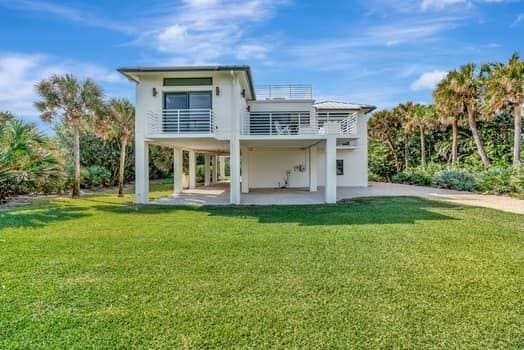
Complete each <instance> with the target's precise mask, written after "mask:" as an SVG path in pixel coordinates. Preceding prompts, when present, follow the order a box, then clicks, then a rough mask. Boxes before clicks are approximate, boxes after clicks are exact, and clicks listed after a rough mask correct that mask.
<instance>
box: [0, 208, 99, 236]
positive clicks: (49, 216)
mask: <svg viewBox="0 0 524 350" xmlns="http://www.w3.org/2000/svg"><path fill="white" fill-rule="evenodd" d="M87 209H88V208H85V207H82V206H77V205H64V204H59V205H58V204H53V203H51V202H49V203H46V204H45V205H40V206H38V207H36V208H27V207H26V208H20V209H14V210H10V211H5V212H0V232H2V230H4V229H7V228H23V227H33V228H38V227H42V226H46V225H48V224H50V223H52V222H55V221H66V220H73V219H78V218H82V217H85V216H88V215H92V214H88V213H87V212H86V211H87Z"/></svg>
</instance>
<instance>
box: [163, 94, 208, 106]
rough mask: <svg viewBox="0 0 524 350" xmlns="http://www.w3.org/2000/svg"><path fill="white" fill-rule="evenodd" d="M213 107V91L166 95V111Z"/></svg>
mask: <svg viewBox="0 0 524 350" xmlns="http://www.w3.org/2000/svg"><path fill="white" fill-rule="evenodd" d="M211 105H212V103H211V91H198V92H167V93H165V94H164V109H211V108H212V107H211Z"/></svg>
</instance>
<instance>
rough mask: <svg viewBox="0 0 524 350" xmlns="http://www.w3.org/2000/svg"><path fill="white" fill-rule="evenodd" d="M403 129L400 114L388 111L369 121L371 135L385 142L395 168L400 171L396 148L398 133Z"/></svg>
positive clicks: (378, 113)
mask: <svg viewBox="0 0 524 350" xmlns="http://www.w3.org/2000/svg"><path fill="white" fill-rule="evenodd" d="M400 128H401V120H400V118H399V116H398V114H395V113H393V112H391V111H388V110H383V111H379V112H377V113H375V114H374V115H373V117H372V118H371V120H370V121H369V134H370V136H371V137H375V138H377V139H379V140H381V141H383V142H384V143H385V144H386V145H387V146H388V148H389V149H390V151H391V154H392V156H393V161H394V162H395V168H396V170H397V172H398V171H400V162H399V159H398V152H397V148H396V133H397V132H398V131H399V130H400Z"/></svg>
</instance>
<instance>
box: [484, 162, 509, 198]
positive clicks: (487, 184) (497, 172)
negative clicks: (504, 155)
mask: <svg viewBox="0 0 524 350" xmlns="http://www.w3.org/2000/svg"><path fill="white" fill-rule="evenodd" d="M511 178H512V169H511V168H505V167H495V166H494V167H491V168H489V169H486V170H484V171H481V172H480V173H479V174H478V176H477V186H476V190H477V191H479V192H483V193H494V194H499V193H511V192H513V191H512V185H511Z"/></svg>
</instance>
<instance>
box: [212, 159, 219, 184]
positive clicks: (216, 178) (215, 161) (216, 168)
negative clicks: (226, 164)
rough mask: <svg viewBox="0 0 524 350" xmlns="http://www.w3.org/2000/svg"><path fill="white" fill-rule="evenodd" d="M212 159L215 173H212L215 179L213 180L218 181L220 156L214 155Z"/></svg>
mask: <svg viewBox="0 0 524 350" xmlns="http://www.w3.org/2000/svg"><path fill="white" fill-rule="evenodd" d="M211 160H212V163H213V175H211V177H212V179H213V180H212V182H218V156H213V157H212V158H211Z"/></svg>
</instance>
